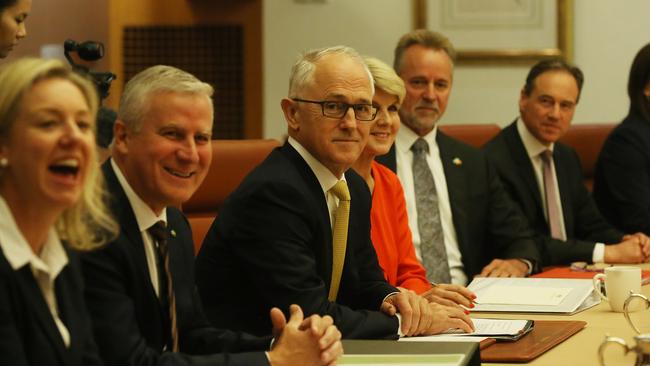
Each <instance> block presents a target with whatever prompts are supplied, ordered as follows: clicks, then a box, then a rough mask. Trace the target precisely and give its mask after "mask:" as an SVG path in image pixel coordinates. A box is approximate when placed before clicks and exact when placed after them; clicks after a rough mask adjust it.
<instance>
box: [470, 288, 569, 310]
mask: <svg viewBox="0 0 650 366" xmlns="http://www.w3.org/2000/svg"><path fill="white" fill-rule="evenodd" d="M569 293H571V288H566V287H559V288H558V287H539V286H512V285H508V286H503V285H493V286H490V287H489V288H487V289H486V290H485V291H483V293H481V296H480V297H478V298H477V299H476V302H477V303H479V304H507V305H539V306H557V305H560V303H562V301H563V300H564V298H565V297H567V295H568V294H569Z"/></svg>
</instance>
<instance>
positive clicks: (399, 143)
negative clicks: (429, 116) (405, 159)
mask: <svg viewBox="0 0 650 366" xmlns="http://www.w3.org/2000/svg"><path fill="white" fill-rule="evenodd" d="M437 133H438V125H437V124H436V125H435V126H434V127H433V130H431V131H429V133H427V134H426V135H424V136H422V138H423V139H424V140H425V141H426V142H427V143H428V144H429V154H431V151H433V147H434V146H437V143H436V135H437ZM418 138H420V136H419V135H418V134H417V133H415V132H414V131H413V130H411V129H410V128H409V127H408V126H404V125H402V128H400V129H399V130H398V131H397V137H396V138H395V148H396V149H398V150H399V151H400V152H401V153H408V152H409V151H411V146H413V144H414V143H415V140H417V139H418Z"/></svg>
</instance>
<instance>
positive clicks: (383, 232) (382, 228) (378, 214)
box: [370, 161, 431, 294]
mask: <svg viewBox="0 0 650 366" xmlns="http://www.w3.org/2000/svg"><path fill="white" fill-rule="evenodd" d="M370 169H371V173H372V176H373V178H374V179H375V188H374V190H373V192H372V208H371V210H370V223H371V229H370V235H371V238H372V244H373V245H374V246H375V251H376V252H377V259H378V260H379V265H380V266H381V269H382V270H383V271H384V277H386V281H388V282H389V283H390V284H391V285H393V286H398V287H404V288H407V289H409V290H413V291H415V292H416V293H418V294H420V293H422V292H424V291H426V290H428V289H430V288H431V285H430V284H429V281H428V280H427V278H426V272H425V269H424V267H423V266H422V264H421V263H420V262H419V261H418V259H417V257H416V256H415V248H414V247H413V240H412V239H411V230H410V229H409V223H408V216H407V214H406V201H405V200H404V191H403V189H402V185H401V184H400V182H399V178H397V175H395V173H393V172H392V171H391V170H390V169H388V168H386V167H385V166H383V165H381V164H379V163H377V162H376V161H373V162H372V166H371V168H370Z"/></svg>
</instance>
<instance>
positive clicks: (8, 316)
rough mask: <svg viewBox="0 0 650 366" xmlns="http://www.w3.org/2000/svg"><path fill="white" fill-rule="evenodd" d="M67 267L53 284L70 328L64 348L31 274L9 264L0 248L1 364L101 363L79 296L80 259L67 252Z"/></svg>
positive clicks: (80, 365) (70, 365) (78, 365)
mask: <svg viewBox="0 0 650 366" xmlns="http://www.w3.org/2000/svg"><path fill="white" fill-rule="evenodd" d="M66 252H67V254H68V260H69V261H68V265H67V266H65V267H64V268H63V270H62V271H61V273H59V275H58V276H57V278H56V281H55V282H54V287H55V292H56V299H57V306H58V308H59V316H60V317H61V320H62V321H63V323H64V324H65V325H66V327H67V328H68V331H69V332H70V348H67V349H66V347H65V345H64V343H63V339H62V338H61V333H59V330H58V328H57V327H56V324H55V323H54V319H53V318H52V314H51V313H50V309H49V308H48V306H47V303H46V302H45V299H44V298H43V295H42V293H41V290H40V288H39V286H38V283H37V282H36V280H35V279H34V275H33V274H32V271H31V269H30V267H29V265H26V266H24V267H22V268H20V269H19V270H18V271H14V270H13V268H11V265H10V264H9V262H7V259H6V258H5V256H4V254H3V253H2V250H0V365H21V366H22V365H34V366H36V365H52V366H55V365H61V366H64V365H65V366H83V365H101V364H102V363H101V361H100V359H99V356H98V354H97V347H96V346H95V342H94V341H93V336H92V329H91V325H90V317H89V316H88V312H87V310H86V303H85V301H84V298H83V280H82V277H81V269H80V264H79V258H78V257H77V255H76V253H74V252H72V251H68V250H66Z"/></svg>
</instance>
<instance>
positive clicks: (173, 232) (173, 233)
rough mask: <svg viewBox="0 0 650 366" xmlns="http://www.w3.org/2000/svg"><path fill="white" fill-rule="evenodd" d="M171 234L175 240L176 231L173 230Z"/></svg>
mask: <svg viewBox="0 0 650 366" xmlns="http://www.w3.org/2000/svg"><path fill="white" fill-rule="evenodd" d="M171 234H172V238H175V237H176V231H174V230H172V231H171Z"/></svg>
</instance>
